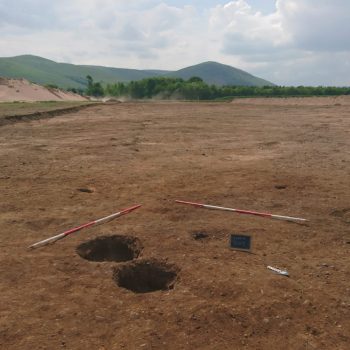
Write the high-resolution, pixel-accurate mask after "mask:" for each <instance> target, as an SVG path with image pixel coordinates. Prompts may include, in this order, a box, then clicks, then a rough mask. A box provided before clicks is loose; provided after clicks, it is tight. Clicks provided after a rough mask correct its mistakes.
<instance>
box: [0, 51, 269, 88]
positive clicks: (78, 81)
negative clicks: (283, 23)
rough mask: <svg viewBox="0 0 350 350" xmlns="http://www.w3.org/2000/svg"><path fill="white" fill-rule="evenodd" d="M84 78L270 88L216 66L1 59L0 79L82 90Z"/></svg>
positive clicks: (226, 68) (255, 80)
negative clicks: (179, 80)
mask: <svg viewBox="0 0 350 350" xmlns="http://www.w3.org/2000/svg"><path fill="white" fill-rule="evenodd" d="M87 75H91V76H92V77H93V79H94V80H95V81H101V82H103V83H116V82H129V81H131V80H141V79H144V78H149V77H154V76H173V77H181V78H184V79H188V78H190V77H192V76H198V77H201V78H202V79H203V80H204V81H205V82H206V83H208V84H215V85H250V86H262V85H273V84H271V83H270V82H268V81H266V80H263V79H260V78H257V77H254V76H253V75H251V74H249V73H246V72H244V71H242V70H239V69H236V68H234V67H231V66H227V65H223V64H220V63H216V62H205V63H201V64H198V65H195V66H191V67H187V68H184V69H180V70H178V71H174V72H170V71H162V70H137V69H124V68H111V67H102V66H87V65H74V64H68V63H57V62H54V61H51V60H48V59H46V58H42V57H37V56H32V55H24V56H16V57H10V58H0V76H3V77H7V78H25V79H28V80H30V81H32V82H35V83H39V84H43V85H45V84H54V85H57V86H59V87H61V88H84V87H85V85H86V76H87Z"/></svg>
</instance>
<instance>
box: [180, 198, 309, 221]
mask: <svg viewBox="0 0 350 350" xmlns="http://www.w3.org/2000/svg"><path fill="white" fill-rule="evenodd" d="M175 202H176V203H181V204H189V205H193V206H195V207H198V208H206V209H213V210H225V211H232V212H235V213H239V214H248V215H256V216H262V217H265V218H270V219H277V220H284V221H292V222H298V223H300V222H305V221H308V220H306V219H302V218H294V217H292V216H282V215H275V214H270V213H260V212H257V211H251V210H242V209H233V208H225V207H218V206H215V205H209V204H202V203H194V202H186V201H180V200H176V201H175Z"/></svg>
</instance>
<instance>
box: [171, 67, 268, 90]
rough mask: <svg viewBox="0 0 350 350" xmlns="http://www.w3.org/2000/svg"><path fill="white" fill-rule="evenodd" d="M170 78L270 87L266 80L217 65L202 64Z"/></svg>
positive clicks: (180, 71)
mask: <svg viewBox="0 0 350 350" xmlns="http://www.w3.org/2000/svg"><path fill="white" fill-rule="evenodd" d="M170 76H172V77H177V78H182V79H185V80H187V79H189V78H191V77H193V76H198V77H201V78H202V79H203V80H204V81H205V82H206V83H207V84H214V85H240V86H272V85H274V84H272V83H270V82H269V81H267V80H264V79H261V78H257V77H255V76H254V75H251V74H249V73H247V72H245V71H243V70H240V69H237V68H234V67H231V66H228V65H225V64H221V63H217V62H204V63H200V64H197V65H195V66H191V67H187V68H183V69H180V70H178V71H176V72H172V73H171V74H170Z"/></svg>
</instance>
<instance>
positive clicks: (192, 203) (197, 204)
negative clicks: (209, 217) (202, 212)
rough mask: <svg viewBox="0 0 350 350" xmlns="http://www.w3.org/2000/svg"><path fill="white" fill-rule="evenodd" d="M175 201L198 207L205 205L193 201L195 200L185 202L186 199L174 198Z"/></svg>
mask: <svg viewBox="0 0 350 350" xmlns="http://www.w3.org/2000/svg"><path fill="white" fill-rule="evenodd" d="M175 202H176V203H182V204H190V205H194V206H195V207H200V208H204V207H205V205H204V204H201V203H195V202H186V201H180V200H175Z"/></svg>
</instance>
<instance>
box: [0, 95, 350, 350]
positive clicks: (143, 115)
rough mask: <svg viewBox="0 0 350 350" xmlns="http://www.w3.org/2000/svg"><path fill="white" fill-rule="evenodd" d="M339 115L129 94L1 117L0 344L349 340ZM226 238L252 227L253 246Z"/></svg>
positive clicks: (340, 343)
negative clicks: (33, 116)
mask: <svg viewBox="0 0 350 350" xmlns="http://www.w3.org/2000/svg"><path fill="white" fill-rule="evenodd" d="M349 112H350V110H349V106H348V105H342V104H336V105H334V104H331V105H329V104H327V103H325V104H323V105H322V104H321V105H320V104H315V105H313V104H303V103H302V101H301V102H300V103H299V104H294V105H278V104H274V103H273V101H270V103H267V102H266V103H265V102H263V103H259V102H255V103H254V104H247V103H246V102H244V103H242V104H240V103H237V102H235V103H234V104H231V103H181V102H177V103H170V102H169V103H123V104H118V105H100V106H95V107H90V108H89V109H85V110H83V111H80V112H77V113H72V114H66V115H64V116H59V117H55V118H53V119H43V120H36V121H29V122H25V123H16V124H11V125H5V126H2V127H1V128H0V145H1V147H0V169H1V170H0V194H1V202H0V227H1V232H0V248H1V255H0V276H1V280H0V295H1V303H0V344H1V348H3V349H21V350H24V349H269V350H271V349H282V348H283V349H293V350H295V349H305V350H306V349H318V350H319V349H343V350H345V349H349V343H350V272H349V266H350V265H349V263H350V255H349V250H350V232H349V227H350V226H349V224H350V190H349V173H350V154H349V149H350V148H349V146H350V138H349V130H350V114H349ZM174 199H183V200H193V201H199V202H205V203H209V204H214V205H222V206H228V207H234V208H242V209H251V210H260V211H267V212H273V213H276V214H281V215H291V216H299V217H305V218H308V219H310V220H311V221H310V223H309V224H307V225H299V224H293V223H288V222H281V221H273V220H269V219H263V218H258V217H251V216H249V217H248V216H243V215H238V214H233V213H228V212H219V211H207V210H204V209H196V208H192V207H185V206H181V205H179V204H175V203H174ZM137 203H141V204H143V207H142V208H140V209H138V210H137V211H135V212H133V213H130V214H129V215H127V216H123V217H121V218H119V219H117V220H116V221H113V222H111V223H108V224H105V225H103V226H98V227H95V228H90V229H86V230H85V231H80V232H79V233H77V234H74V235H72V236H70V237H67V238H65V239H64V240H61V241H59V242H57V243H56V244H54V245H51V246H47V247H44V248H41V249H37V250H27V249H26V247H27V246H29V245H30V244H32V243H34V242H36V241H38V240H41V239H44V238H46V237H49V236H51V235H54V234H57V233H60V232H62V231H64V230H66V229H68V228H70V227H74V226H77V225H78V224H82V223H85V222H88V221H90V220H91V219H96V218H99V217H102V216H105V215H108V214H111V213H113V212H115V211H118V210H119V209H122V208H125V207H128V206H131V205H134V204H137ZM196 233H203V234H202V235H201V234H199V235H197V238H198V237H199V239H194V238H193V235H194V234H196ZM230 233H245V234H249V235H251V236H252V239H253V249H252V254H248V253H244V252H238V251H232V250H230V249H229V248H228V236H229V234H230ZM109 235H115V236H116V237H113V238H111V239H110V241H109V239H108V237H107V238H106V236H109ZM206 235H207V237H205V236H206ZM118 236H119V237H118ZM120 236H126V237H125V239H121V238H120ZM203 236H204V238H200V237H203ZM95 238H98V240H97V241H94V242H90V243H88V244H85V245H82V244H83V243H85V242H87V241H89V240H91V239H95ZM122 238H123V237H122ZM108 242H113V245H114V247H115V249H119V250H120V251H119V253H120V254H119V253H118V254H114V253H111V252H109V251H108V249H109V248H108V247H110V246H111V245H110V244H109V243H108ZM106 244H107V245H106ZM117 246H118V247H119V248H116V247H117ZM77 247H79V249H78V252H77V251H76V249H77ZM96 247H97V248H96ZM91 249H95V251H92V250H91ZM104 250H105V251H106V255H108V256H107V258H108V259H106V260H109V261H103V256H102V258H101V252H102V253H103V251H104ZM78 253H79V254H78ZM102 255H103V254H102ZM117 256H118V259H119V260H118V259H117V258H116V257H117ZM84 257H89V259H85V258H84ZM128 257H130V259H133V260H129V261H126V260H128V259H129V258H128ZM114 258H115V260H116V261H113V259H114ZM101 260H102V261H101ZM111 260H112V261H111ZM117 260H118V261H119V262H118V261H117ZM267 265H272V266H276V267H280V268H285V269H287V270H288V272H289V273H290V277H289V278H288V277H284V276H279V275H276V274H274V273H272V272H271V271H269V270H268V269H266V266H267ZM118 283H119V286H118ZM124 287H128V288H130V289H133V290H135V292H134V291H132V290H129V289H126V288H124ZM167 288H171V289H169V290H167Z"/></svg>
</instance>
